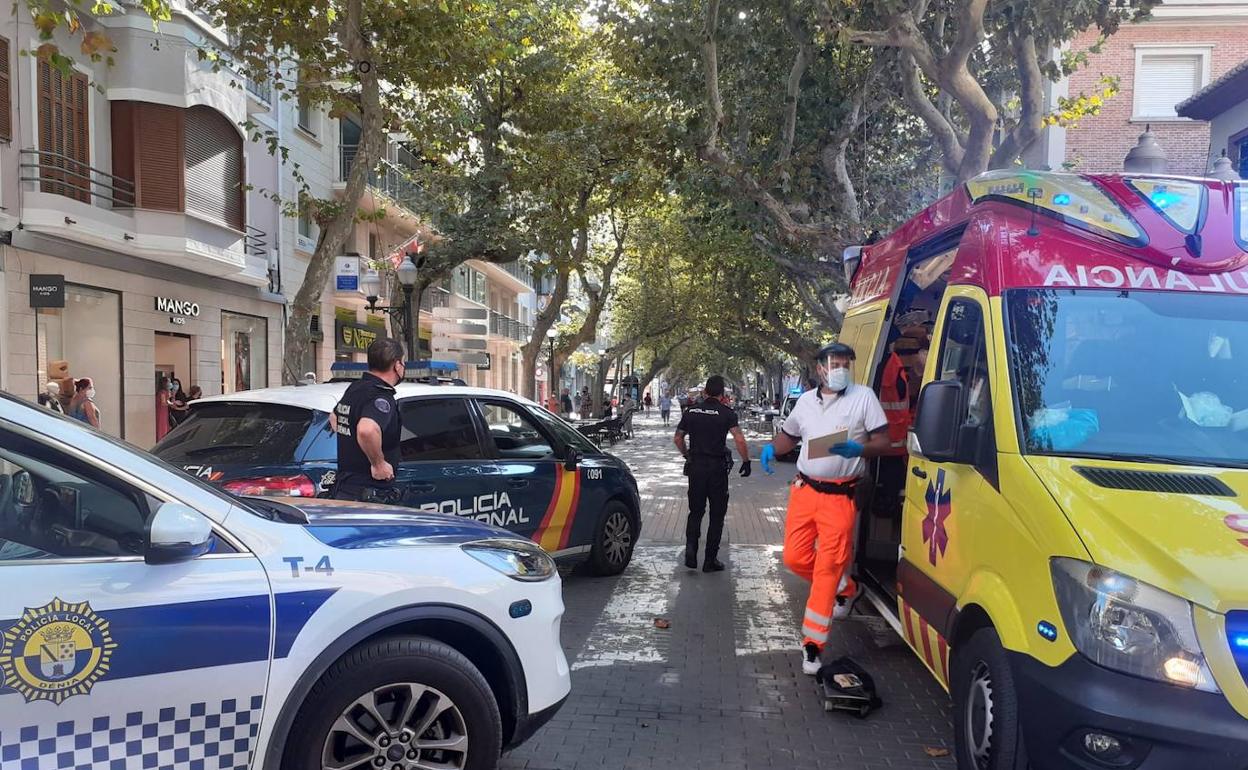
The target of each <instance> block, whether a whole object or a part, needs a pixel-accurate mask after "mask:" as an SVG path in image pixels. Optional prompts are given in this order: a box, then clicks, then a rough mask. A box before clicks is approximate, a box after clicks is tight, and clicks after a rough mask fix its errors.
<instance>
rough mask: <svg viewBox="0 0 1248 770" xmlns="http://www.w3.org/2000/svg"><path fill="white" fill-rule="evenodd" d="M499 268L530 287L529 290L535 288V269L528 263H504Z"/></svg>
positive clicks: (517, 261) (518, 261)
mask: <svg viewBox="0 0 1248 770" xmlns="http://www.w3.org/2000/svg"><path fill="white" fill-rule="evenodd" d="M499 267H501V268H503V270H504V271H505V272H506V273H507V274H508V275H510V276H512V277H513V278H515V279H516V280H517V281H520V282H521V283H523V284H524V285H525V286H528V287H529V289H532V288H533V286H534V283H533V268H531V267H529V265H528V264H527V263H525V262H521V261H520V260H516V261H515V262H504V263H503V264H501V265H499Z"/></svg>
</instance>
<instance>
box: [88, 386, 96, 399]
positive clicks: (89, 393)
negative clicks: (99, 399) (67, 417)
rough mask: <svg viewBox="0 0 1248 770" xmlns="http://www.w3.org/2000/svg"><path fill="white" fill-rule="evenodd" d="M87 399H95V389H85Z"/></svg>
mask: <svg viewBox="0 0 1248 770" xmlns="http://www.w3.org/2000/svg"><path fill="white" fill-rule="evenodd" d="M87 398H95V388H87Z"/></svg>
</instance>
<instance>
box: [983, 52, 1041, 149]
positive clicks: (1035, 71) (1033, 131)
mask: <svg viewBox="0 0 1248 770" xmlns="http://www.w3.org/2000/svg"><path fill="white" fill-rule="evenodd" d="M1010 48H1011V51H1012V53H1013V56H1014V64H1015V66H1016V67H1017V68H1018V82H1019V94H1018V97H1019V101H1020V102H1021V108H1020V110H1019V118H1018V125H1016V126H1015V127H1014V128H1013V129H1012V130H1011V131H1010V132H1009V133H1008V134H1006V136H1005V139H1004V140H1003V141H1002V142H1001V144H1000V145H999V146H998V147H997V149H996V150H995V151H994V152H993V153H992V158H991V159H990V160H989V162H988V167H989V168H1003V167H1005V166H1008V165H1010V164H1012V163H1013V162H1014V159H1015V158H1017V157H1018V156H1019V155H1022V154H1023V153H1024V152H1026V151H1027V148H1029V147H1030V146H1031V145H1032V144H1033V143H1035V141H1036V140H1037V139H1039V138H1040V134H1041V133H1042V132H1043V131H1044V113H1045V109H1046V108H1047V105H1046V104H1045V103H1044V74H1043V72H1042V71H1041V65H1040V56H1039V54H1038V52H1037V45H1036V38H1035V35H1032V34H1027V35H1017V34H1015V35H1011V36H1010Z"/></svg>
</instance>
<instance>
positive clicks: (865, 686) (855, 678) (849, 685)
mask: <svg viewBox="0 0 1248 770" xmlns="http://www.w3.org/2000/svg"><path fill="white" fill-rule="evenodd" d="M815 682H816V684H817V685H818V687H819V692H820V694H821V695H822V696H823V710H824V711H848V712H849V713H851V714H854V715H855V716H857V717H858V718H859V719H866V718H867V715H868V714H870V713H871V712H872V711H875V710H876V709H878V708H881V707H882V706H883V705H884V701H882V700H880V696H879V695H877V694H876V692H875V680H874V679H872V678H871V675H870V674H868V673H867V672H866V671H864V670H863V668H862V666H859V665H858V664H857V663H855V662H853V661H852V660H850V659H849V658H847V657H846V658H837V659H836V660H834V661H832V662H831V663H828V664H826V665H825V666H824V667H823V668H821V669H819V673H818V674H816V675H815Z"/></svg>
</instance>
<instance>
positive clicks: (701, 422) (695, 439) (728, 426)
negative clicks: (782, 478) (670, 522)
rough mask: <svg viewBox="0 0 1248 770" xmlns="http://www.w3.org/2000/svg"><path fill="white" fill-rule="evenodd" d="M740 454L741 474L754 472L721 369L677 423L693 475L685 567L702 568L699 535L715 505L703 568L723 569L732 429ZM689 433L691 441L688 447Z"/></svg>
mask: <svg viewBox="0 0 1248 770" xmlns="http://www.w3.org/2000/svg"><path fill="white" fill-rule="evenodd" d="M729 433H732V438H733V440H734V441H735V442H736V445H737V453H738V454H740V455H741V475H742V476H749V475H750V450H749V447H748V446H746V444H745V436H744V435H743V434H742V433H741V428H740V427H739V426H738V425H737V413H736V412H734V411H733V410H732V409H730V408H728V406H727V405H726V404H725V403H724V378H723V377H720V376H719V375H718V374H717V375H715V376H713V377H711V378H709V379H708V380H707V381H706V387H705V389H704V390H703V398H702V400H701V401H698V402H697V403H691V404H689V406H688V407H686V409H685V411H684V413H683V414H682V415H681V417H680V424H678V425H677V426H676V437H675V442H676V448H677V449H678V450H680V453H681V454H682V455H684V457H685V475H687V476H688V477H689V521H688V523H687V524H686V525H685V566H686V567H688V568H689V569H697V567H698V536H699V535H701V534H702V514H703V513H705V512H706V504H707V502H708V501H709V502H710V504H711V523H710V525H709V526H708V527H707V532H706V558H705V559H703V562H702V571H703V572H719V571H720V570H722V569H723V568H724V565H723V564H722V563H721V562H720V561H719V559H718V556H719V540H720V537H722V536H723V533H724V517H725V516H726V515H727V513H728V472H729V471H730V470H732V454H731V453H730V452H729V451H728V449H727V447H725V446H724V442H725V441H726V440H727V438H728V434H729ZM686 434H688V436H689V440H690V442H691V443H692V446H686V443H685V435H686Z"/></svg>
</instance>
